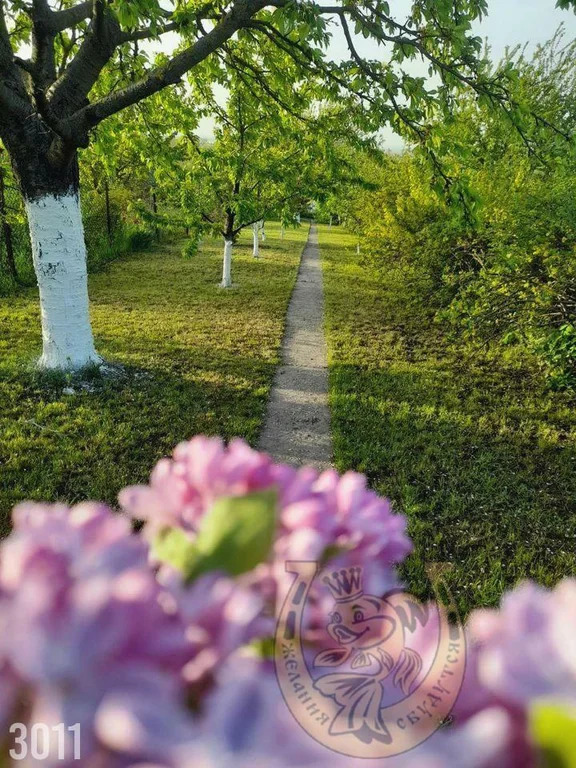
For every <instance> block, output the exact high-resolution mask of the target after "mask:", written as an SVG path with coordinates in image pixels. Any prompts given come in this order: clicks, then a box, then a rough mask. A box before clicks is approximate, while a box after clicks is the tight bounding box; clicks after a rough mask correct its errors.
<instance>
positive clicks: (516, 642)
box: [454, 579, 576, 768]
mask: <svg viewBox="0 0 576 768" xmlns="http://www.w3.org/2000/svg"><path fill="white" fill-rule="evenodd" d="M467 630H468V634H469V637H470V644H469V645H470V648H469V653H468V660H467V667H466V676H465V680H464V685H463V688H462V692H461V694H460V696H459V698H458V701H457V703H456V708H455V712H454V714H455V717H456V719H457V721H458V722H467V721H468V720H469V719H470V718H472V717H474V716H476V715H477V713H479V712H481V711H483V710H486V709H489V708H491V709H493V710H494V709H499V710H502V711H504V712H505V713H506V715H507V717H508V719H509V723H510V724H511V727H512V732H511V735H510V740H509V748H508V750H507V752H505V753H503V754H502V755H501V758H500V762H499V763H498V765H499V766H505V767H506V768H508V767H510V768H512V766H516V765H518V764H520V761H523V762H521V764H522V765H526V766H530V765H532V764H533V763H534V762H535V759H534V754H533V751H534V750H533V745H532V742H531V739H530V735H529V733H528V727H527V716H528V713H529V710H530V708H531V707H532V706H533V705H534V703H535V702H537V701H553V702H557V703H559V704H563V703H570V704H572V705H573V704H574V703H575V702H576V580H575V579H566V580H564V581H562V582H561V583H559V584H558V585H557V586H556V588H555V589H554V590H548V589H544V588H543V587H539V586H537V585H536V584H533V583H529V582H526V583H524V584H522V585H520V586H519V587H518V588H516V589H515V590H514V591H513V592H510V593H508V594H506V595H505V596H504V597H503V599H502V603H501V607H500V609H499V610H479V611H475V612H474V613H473V614H472V615H471V617H470V619H469V621H468V625H467Z"/></svg>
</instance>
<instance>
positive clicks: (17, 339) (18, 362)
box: [0, 232, 305, 533]
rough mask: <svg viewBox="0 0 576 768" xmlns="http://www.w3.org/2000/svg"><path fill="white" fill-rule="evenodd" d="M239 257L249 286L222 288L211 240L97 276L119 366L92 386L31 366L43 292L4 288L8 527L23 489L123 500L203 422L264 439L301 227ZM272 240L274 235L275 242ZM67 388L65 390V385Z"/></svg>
mask: <svg viewBox="0 0 576 768" xmlns="http://www.w3.org/2000/svg"><path fill="white" fill-rule="evenodd" d="M300 236H301V239H300V240H298V239H297V238H295V239H293V240H292V241H291V242H289V243H288V242H287V243H286V248H285V249H284V248H282V249H280V248H272V247H271V248H270V253H269V255H267V259H266V261H264V260H261V261H259V262H256V260H254V263H252V262H251V257H247V256H244V257H243V256H241V255H240V254H239V258H238V259H237V263H236V267H237V275H238V278H237V279H239V282H240V283H241V288H240V290H237V291H234V292H230V293H227V292H224V291H219V290H218V289H217V287H216V285H215V284H214V283H215V282H216V281H217V280H218V269H219V258H218V257H217V255H216V251H214V250H213V245H214V244H213V243H208V244H207V245H206V247H205V249H204V251H202V252H199V254H198V255H197V256H195V257H194V258H190V259H184V258H182V257H181V255H180V251H181V247H180V246H179V245H178V244H173V245H171V246H168V245H167V246H166V247H164V248H163V249H162V248H161V249H157V250H155V251H154V252H149V253H145V254H142V255H141V256H131V257H130V258H126V259H123V260H121V261H118V262H116V263H114V264H113V265H111V266H110V269H109V270H107V271H106V272H105V273H99V274H97V275H93V276H91V278H90V296H91V300H92V304H91V311H92V318H93V325H94V330H95V337H96V346H97V349H98V350H99V352H100V354H101V355H102V356H103V358H104V359H105V360H106V361H108V362H110V363H113V364H117V365H119V366H120V367H121V369H122V371H123V372H122V374H120V375H113V376H110V377H104V378H102V379H101V380H97V378H98V377H96V379H94V380H93V381H92V382H88V384H89V386H87V387H83V386H80V385H79V383H77V382H74V381H71V380H68V379H67V378H64V379H62V378H59V377H58V376H56V377H52V378H51V377H45V376H44V377H43V376H38V375H32V374H31V371H30V367H29V365H30V362H31V361H32V360H33V359H34V357H35V356H38V354H39V342H40V339H39V335H40V334H39V312H38V302H37V294H36V292H35V291H29V292H28V293H27V294H26V295H25V296H21V297H18V298H17V300H5V301H4V300H2V301H0V513H1V515H2V517H1V518H0V532H1V533H6V531H7V530H8V528H9V510H10V508H11V507H12V506H13V505H14V504H15V503H17V502H19V501H21V500H23V499H34V500H45V501H50V502H53V501H56V500H63V501H67V502H76V501H80V500H83V499H87V498H90V499H96V500H101V501H105V502H108V503H111V504H114V503H115V500H116V497H117V494H118V491H119V490H120V489H121V488H122V487H124V486H125V485H128V484H134V483H138V482H144V481H146V479H147V477H148V475H149V472H150V470H151V469H152V467H153V465H154V464H155V463H156V461H157V460H158V459H159V458H161V457H162V456H165V455H167V454H169V453H170V452H171V451H172V449H173V447H174V446H175V445H176V444H177V443H178V442H180V441H181V440H184V439H187V438H189V437H191V436H192V435H194V434H199V433H205V434H211V435H215V434H218V435H222V436H223V437H224V438H230V437H233V436H236V435H239V436H242V437H244V438H246V439H247V440H248V441H249V442H251V443H253V444H255V443H256V441H257V438H258V434H259V430H260V427H261V422H262V419H263V416H264V412H265V407H266V402H267V397H268V393H269V390H270V387H271V384H272V380H273V377H274V372H275V369H276V366H277V363H278V359H279V349H280V343H281V340H282V334H283V328H284V316H285V312H286V308H287V305H288V301H289V298H290V294H291V291H292V288H293V285H294V281H295V278H296V274H297V269H298V263H299V259H300V254H301V252H302V248H303V244H304V239H305V233H304V232H303V233H301V235H300V233H299V237H300ZM271 245H272V243H271ZM68 388H71V389H72V390H73V392H72V393H70V394H65V393H64V389H68Z"/></svg>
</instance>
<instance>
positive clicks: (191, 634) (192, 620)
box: [159, 567, 274, 687]
mask: <svg viewBox="0 0 576 768" xmlns="http://www.w3.org/2000/svg"><path fill="white" fill-rule="evenodd" d="M159 579H160V581H161V582H162V584H163V585H164V586H165V587H166V590H167V592H168V593H169V594H170V596H171V597H172V598H173V600H174V606H175V608H176V609H177V611H178V614H179V615H180V617H181V618H182V620H183V622H184V623H185V625H186V627H187V631H186V635H187V639H188V642H189V643H190V647H191V653H190V660H189V661H188V662H187V664H186V666H185V667H184V677H185V679H186V681H187V682H188V683H190V684H192V685H194V686H196V687H197V686H198V685H199V684H203V685H205V684H206V682H207V678H209V676H210V675H211V673H212V672H213V671H214V670H215V669H217V668H218V667H219V666H220V665H221V664H222V662H224V661H225V660H226V659H227V658H228V657H229V656H230V655H231V654H233V653H234V652H235V651H237V650H238V648H241V647H242V646H245V645H247V644H248V643H250V642H251V641H252V640H254V639H257V638H262V637H267V636H270V635H272V634H273V633H274V622H273V620H272V618H271V617H267V616H265V615H264V611H265V599H264V596H263V593H262V590H261V589H259V588H255V584H258V585H260V584H261V579H260V578H257V579H256V580H255V583H254V582H252V581H251V579H250V578H249V577H248V578H241V579H237V580H234V579H231V578H229V577H227V576H225V575H223V574H220V573H210V574H207V575H205V576H201V577H200V578H198V579H197V580H196V581H195V582H194V583H193V584H191V585H186V584H184V582H183V580H182V578H181V576H180V574H179V573H178V572H176V571H174V570H173V569H171V568H168V567H164V568H162V569H161V571H160V574H159ZM164 599H166V595H165V596H164Z"/></svg>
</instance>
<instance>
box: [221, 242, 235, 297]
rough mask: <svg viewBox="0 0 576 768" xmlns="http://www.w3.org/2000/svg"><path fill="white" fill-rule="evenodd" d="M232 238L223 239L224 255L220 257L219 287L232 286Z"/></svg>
mask: <svg viewBox="0 0 576 768" xmlns="http://www.w3.org/2000/svg"><path fill="white" fill-rule="evenodd" d="M232 246H233V242H232V240H225V241H224V257H223V259H222V282H221V283H220V288H232Z"/></svg>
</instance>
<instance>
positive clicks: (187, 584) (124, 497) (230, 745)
mask: <svg viewBox="0 0 576 768" xmlns="http://www.w3.org/2000/svg"><path fill="white" fill-rule="evenodd" d="M120 500H121V504H122V506H123V507H124V509H125V510H126V511H127V512H128V513H129V514H130V516H131V517H132V518H134V519H136V520H143V521H144V523H145V524H144V527H143V529H142V530H141V532H138V533H134V532H133V531H132V527H131V525H130V523H129V522H128V519H127V518H126V517H122V516H119V515H117V514H114V513H113V512H111V511H110V510H109V509H107V508H106V507H104V506H101V505H97V504H80V505H78V506H75V507H72V508H68V507H65V506H62V505H43V504H24V505H20V506H19V507H17V508H16V509H15V511H14V518H13V519H14V531H13V533H12V534H11V535H10V537H9V538H8V539H7V540H5V541H4V542H3V543H2V545H1V547H0V726H1V727H2V729H3V738H2V739H1V740H0V743H1V744H2V745H3V746H2V749H3V750H4V752H3V753H2V755H1V756H0V757H1V758H2V760H4V759H5V758H6V755H7V754H8V751H9V749H10V747H11V745H13V743H14V739H13V737H11V736H10V735H9V732H8V731H9V728H10V725H11V724H12V723H17V722H22V723H24V724H26V725H29V726H31V725H33V724H34V723H45V724H47V725H48V726H49V727H50V726H53V725H56V724H58V723H64V724H66V725H74V724H75V723H80V726H81V733H82V739H81V758H80V761H78V760H74V756H73V754H72V744H71V742H70V741H69V740H67V741H66V744H65V751H64V755H62V754H61V750H60V745H59V744H58V743H57V739H56V736H54V741H53V742H52V741H50V744H49V756H48V757H47V758H42V759H35V758H33V757H30V756H29V757H28V758H27V760H26V761H22V762H19V764H20V765H29V766H35V765H38V766H39V765H42V766H49V767H50V768H51V766H57V765H58V766H65V767H66V768H68V766H72V765H81V766H83V767H84V766H86V767H87V768H125V767H127V766H133V768H136V767H137V766H138V768H144V766H147V768H153V766H157V767H158V768H159V767H160V766H163V767H164V768H192V766H193V767H194V768H228V767H230V768H244V767H246V768H305V767H306V768H308V767H310V768H313V767H314V766H318V767H319V768H324V767H325V768H328V767H329V766H330V768H339V767H340V766H342V768H354V767H355V766H360V765H362V766H367V765H368V766H370V765H374V766H376V765H378V766H382V768H388V767H389V766H398V768H404V767H405V766H406V767H408V768H412V767H414V768H415V767H416V766H418V768H440V767H441V768H445V767H446V766H447V767H448V768H451V767H452V766H454V768H488V767H490V768H516V766H518V767H522V768H524V766H532V765H534V766H535V765H540V764H542V755H544V754H554V755H555V756H556V757H555V759H557V763H556V764H558V765H566V766H568V765H570V764H573V761H574V758H575V756H576V740H575V739H574V738H572V740H571V737H570V734H571V733H572V734H573V733H574V731H575V725H576V715H575V714H574V713H575V712H576V647H575V646H576V581H573V580H567V581H565V582H563V583H562V584H560V585H559V586H558V587H557V588H556V589H555V590H554V591H549V590H544V589H540V588H538V587H536V586H533V585H524V586H521V587H520V588H518V589H517V590H515V591H514V592H512V593H511V594H509V595H506V596H505V598H504V600H503V603H502V608H501V610H499V611H480V612H477V613H475V614H473V615H472V617H471V619H470V622H469V634H470V637H471V641H472V642H471V648H470V654H469V660H468V667H467V673H466V679H465V683H464V687H463V689H462V692H461V695H460V698H459V700H458V703H457V707H456V709H455V712H454V721H453V723H452V724H451V725H450V726H446V727H444V728H442V729H440V730H439V731H438V732H437V733H435V734H434V736H433V737H432V738H431V739H429V740H428V741H427V742H426V743H424V744H422V745H421V746H420V747H418V748H416V749H415V750H413V751H412V752H408V753H406V754H404V755H400V756H398V757H394V758H389V759H386V760H380V761H374V760H354V759H352V758H348V757H343V756H339V755H336V754H335V753H332V752H330V751H329V750H327V749H326V748H324V747H322V746H320V745H319V744H317V743H316V742H315V741H314V740H313V739H312V738H311V737H310V736H308V734H307V733H305V732H304V731H303V730H302V729H301V728H300V727H299V726H298V725H297V724H296V722H295V721H294V720H293V719H292V716H291V714H290V712H289V711H288V709H287V707H286V706H285V703H284V701H283V699H282V696H281V693H280V690H279V688H278V685H277V681H276V679H275V676H274V672H273V667H272V664H271V662H270V661H269V660H268V659H267V658H266V644H267V642H268V641H269V638H270V637H271V635H272V634H273V631H274V617H275V611H276V609H277V605H278V604H279V602H280V601H281V600H282V599H283V595H284V592H285V589H286V586H287V581H286V573H285V568H284V564H285V561H286V560H288V559H291V560H317V561H319V562H321V563H322V564H323V565H327V566H328V567H329V568H340V567H346V566H349V565H350V566H362V568H363V571H364V578H365V581H366V591H367V592H369V593H371V594H382V593H383V592H384V591H385V590H387V589H388V588H389V587H390V586H392V585H394V584H396V583H397V580H396V576H395V572H394V566H395V564H397V563H399V562H401V561H402V560H403V558H404V557H405V556H406V555H407V554H408V552H409V550H410V541H409V539H408V538H407V537H406V533H405V519H404V518H403V517H402V516H399V515H395V514H394V513H393V512H392V510H391V508H390V505H389V503H388V501H386V500H385V499H381V498H379V497H378V496H376V495H375V494H374V493H372V492H371V491H369V490H368V489H367V488H366V481H365V478H364V477H363V476H361V475H358V474H354V473H348V474H346V475H344V476H343V477H339V476H338V475H337V474H336V473H335V472H332V471H329V472H324V473H322V474H318V473H317V472H315V471H314V470H312V469H309V468H305V469H299V470H296V469H292V468H289V467H286V466H280V465H276V464H274V463H273V462H272V461H271V459H270V458H269V457H267V456H265V455H263V454H260V453H257V452H256V451H253V450H251V449H250V448H249V447H248V446H247V445H246V444H245V443H243V442H242V441H239V440H236V441H233V442H232V443H231V444H230V445H229V446H228V447H226V446H225V445H224V444H223V443H222V441H220V440H218V439H214V438H195V439H194V440H192V441H190V442H189V443H184V444H182V445H180V446H179V447H178V448H177V449H176V451H175V454H174V458H173V459H172V460H168V459H166V460H163V461H161V462H160V463H159V464H158V466H157V467H156V469H155V470H154V472H153V474H152V478H151V481H150V485H149V486H136V487H133V488H128V489H125V490H124V491H123V492H122V493H121V494H120ZM326 604H327V603H326V598H325V596H323V595H322V593H321V592H318V593H317V594H314V593H311V609H310V611H309V612H308V615H307V619H306V621H307V624H306V627H305V631H306V641H307V642H308V643H309V644H310V645H309V652H310V654H311V656H314V655H315V654H316V653H317V652H318V651H319V650H322V643H323V642H324V640H323V639H322V632H321V631H320V630H321V629H323V625H322V619H323V616H324V612H325V608H326ZM325 634H326V633H325V632H324V635H325ZM558 761H559V762H558ZM570 761H572V762H570ZM3 764H4V763H3ZM6 764H7V763H6Z"/></svg>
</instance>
